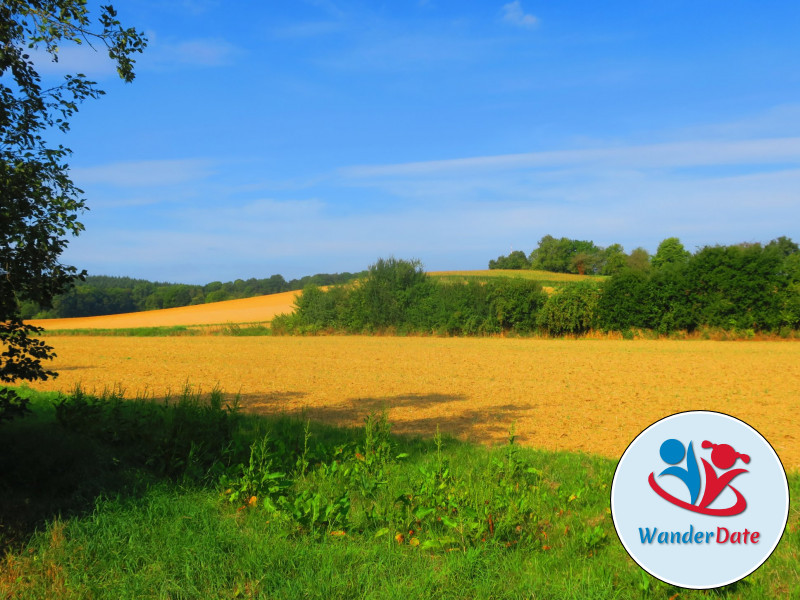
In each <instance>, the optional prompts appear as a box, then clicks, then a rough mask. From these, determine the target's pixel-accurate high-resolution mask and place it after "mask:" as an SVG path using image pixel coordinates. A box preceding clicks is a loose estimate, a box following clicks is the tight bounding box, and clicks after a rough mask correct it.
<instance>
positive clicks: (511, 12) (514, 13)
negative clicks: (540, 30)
mask: <svg viewBox="0 0 800 600" xmlns="http://www.w3.org/2000/svg"><path fill="white" fill-rule="evenodd" d="M503 21H505V22H506V23H511V24H512V25H516V26H518V27H527V28H532V27H536V26H537V25H538V24H539V19H538V18H537V17H536V16H534V15H532V14H526V13H525V11H524V10H523V9H522V3H521V2H520V0H514V2H509V3H508V4H504V5H503Z"/></svg>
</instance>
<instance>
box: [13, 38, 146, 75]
mask: <svg viewBox="0 0 800 600" xmlns="http://www.w3.org/2000/svg"><path fill="white" fill-rule="evenodd" d="M26 52H27V54H28V55H30V57H31V59H32V60H33V64H34V65H35V67H36V69H37V71H38V72H39V73H40V74H42V75H59V76H60V75H66V74H67V73H70V74H73V73H83V74H84V75H86V76H87V77H89V78H90V79H91V78H94V79H101V78H104V77H109V76H112V75H116V72H117V67H116V64H115V63H114V61H113V60H111V59H110V58H109V57H108V51H107V50H106V47H105V46H104V45H103V44H102V43H101V44H100V45H99V46H95V48H92V47H91V46H89V45H88V44H81V45H80V46H62V47H61V48H59V49H58V55H57V56H58V62H54V61H53V58H52V56H50V54H49V53H48V52H47V51H46V50H44V49H42V48H37V49H35V50H27V51H26ZM135 58H137V57H136V56H134V59H135Z"/></svg>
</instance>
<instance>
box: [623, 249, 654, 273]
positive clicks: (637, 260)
mask: <svg viewBox="0 0 800 600" xmlns="http://www.w3.org/2000/svg"><path fill="white" fill-rule="evenodd" d="M627 263H628V268H629V269H631V270H632V271H639V272H640V273H647V272H648V271H649V270H650V253H649V252H648V251H647V250H645V249H644V248H642V247H641V246H640V247H638V248H634V249H633V250H632V251H631V253H630V254H629V255H628V259H627Z"/></svg>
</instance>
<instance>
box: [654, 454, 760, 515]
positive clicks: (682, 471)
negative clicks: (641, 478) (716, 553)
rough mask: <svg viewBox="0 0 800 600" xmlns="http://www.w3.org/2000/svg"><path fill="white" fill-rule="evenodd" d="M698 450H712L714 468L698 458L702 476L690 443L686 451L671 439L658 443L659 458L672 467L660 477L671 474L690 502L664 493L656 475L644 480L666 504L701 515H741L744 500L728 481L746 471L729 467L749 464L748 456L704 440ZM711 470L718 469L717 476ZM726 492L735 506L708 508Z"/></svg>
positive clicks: (745, 504)
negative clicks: (733, 495)
mask: <svg viewBox="0 0 800 600" xmlns="http://www.w3.org/2000/svg"><path fill="white" fill-rule="evenodd" d="M701 448H706V449H709V448H711V449H713V450H712V451H711V463H713V466H712V465H711V464H709V462H708V461H707V460H706V459H705V458H701V459H700V460H701V461H702V464H703V474H701V472H700V468H699V467H698V466H697V458H696V457H695V453H694V447H693V444H692V442H689V447H688V450H687V449H686V448H684V446H683V443H681V442H680V441H679V440H676V439H674V438H671V439H668V440H665V441H664V443H663V444H661V449H660V454H661V458H662V460H663V461H664V462H665V463H667V464H670V465H672V466H671V467H667V468H666V469H664V470H663V471H661V473H659V477H663V476H664V475H671V476H673V477H677V478H678V479H679V480H680V481H682V482H683V484H684V485H685V486H686V488H687V490H688V492H689V497H690V500H689V502H685V501H684V500H681V499H679V498H676V497H675V496H673V495H672V494H670V493H669V492H667V491H665V490H664V489H663V488H662V487H661V486H660V485H658V483H656V477H655V473H650V476H649V477H648V478H647V482H648V483H649V484H650V487H651V488H652V489H653V491H654V492H655V493H656V494H658V495H659V496H661V497H662V498H663V499H664V500H666V501H667V502H669V503H671V504H674V505H675V506H679V507H681V508H683V509H686V510H689V511H692V512H696V513H700V514H703V515H715V516H720V517H728V516H732V515H738V514H739V513H742V512H744V509H745V508H747V500H745V497H744V496H743V495H742V493H741V492H740V491H739V490H738V489H736V488H735V487H733V486H732V485H731V482H732V481H733V479H734V478H736V477H738V476H739V475H742V474H744V473H747V472H748V471H747V469H731V467H732V466H733V465H734V464H735V463H736V461H737V460H741V461H743V462H744V463H749V462H750V456H749V455H747V454H742V453H740V452H737V451H736V450H734V449H733V446H731V445H730V444H714V443H712V442H710V441H708V440H704V441H703V443H702V444H701ZM684 457H685V461H684ZM681 462H685V463H686V466H678V464H679V463H681ZM714 467H716V468H717V469H720V473H718V472H717V470H716V469H715V468H714ZM726 469H730V470H726ZM701 488H702V489H704V492H703V495H702V497H701V496H700V490H701ZM726 489H730V490H731V491H732V492H733V493H734V494H735V495H736V503H735V504H733V505H732V506H728V507H724V508H711V507H710V504H711V503H712V502H714V501H715V500H716V499H717V498H718V497H719V496H720V494H721V493H722V492H723V491H725V490H726ZM698 501H699V502H698Z"/></svg>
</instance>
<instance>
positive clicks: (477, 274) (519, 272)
mask: <svg viewBox="0 0 800 600" xmlns="http://www.w3.org/2000/svg"><path fill="white" fill-rule="evenodd" d="M428 275H430V276H431V277H437V278H439V279H451V280H452V279H455V280H457V279H462V278H463V279H476V278H477V279H485V278H487V277H517V278H520V279H533V280H536V281H558V282H563V283H574V282H576V281H586V280H593V281H602V280H603V279H606V277H604V276H601V275H577V274H574V273H554V272H552V271H537V270H535V269H485V270H482V271H432V272H430V273H428Z"/></svg>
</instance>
